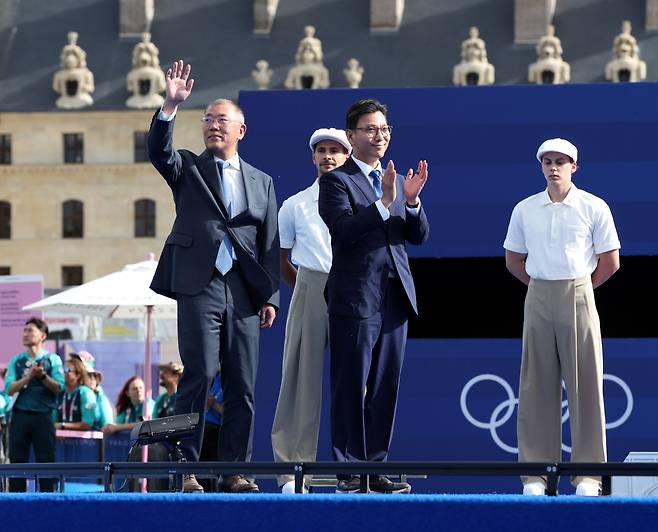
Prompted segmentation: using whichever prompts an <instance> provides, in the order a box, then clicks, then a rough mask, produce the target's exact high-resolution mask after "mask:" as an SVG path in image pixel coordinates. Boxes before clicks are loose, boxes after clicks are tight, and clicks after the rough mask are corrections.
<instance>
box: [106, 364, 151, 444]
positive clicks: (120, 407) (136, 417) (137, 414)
mask: <svg viewBox="0 0 658 532" xmlns="http://www.w3.org/2000/svg"><path fill="white" fill-rule="evenodd" d="M145 400H146V392H145V390H144V381H143V380H142V379H141V378H140V377H139V376H137V375H133V376H132V377H130V378H129V379H128V380H127V381H126V382H125V383H124V385H123V387H122V388H121V391H120V392H119V396H118V397H117V402H116V411H117V416H116V422H115V423H109V424H107V425H105V426H104V427H103V432H104V433H106V434H113V433H114V432H117V431H119V430H131V429H132V428H133V427H134V426H135V423H137V422H138V421H142V420H143V419H144V414H143V412H144V402H145ZM147 404H148V409H149V412H153V399H151V398H150V397H149V398H148V403H147Z"/></svg>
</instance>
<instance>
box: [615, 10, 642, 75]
mask: <svg viewBox="0 0 658 532" xmlns="http://www.w3.org/2000/svg"><path fill="white" fill-rule="evenodd" d="M612 54H613V59H612V61H610V62H609V63H608V64H607V65H606V66H605V79H607V80H609V81H613V82H615V83H619V82H624V81H628V82H636V81H642V80H644V79H646V77H647V64H646V63H645V62H644V61H641V60H640V47H639V46H638V45H637V40H636V39H635V37H633V36H632V35H631V23H630V22H629V21H628V20H625V21H624V22H622V24H621V33H620V34H619V35H617V36H616V37H615V40H614V42H613V44H612Z"/></svg>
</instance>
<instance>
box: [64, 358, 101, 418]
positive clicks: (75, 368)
mask: <svg viewBox="0 0 658 532" xmlns="http://www.w3.org/2000/svg"><path fill="white" fill-rule="evenodd" d="M91 369H92V368H91V367H90V366H89V365H87V364H86V363H85V362H83V361H82V359H81V358H80V357H78V356H77V355H75V354H73V355H71V356H70V357H69V359H68V360H67V361H66V365H65V367H64V390H63V391H62V393H60V395H59V408H58V409H57V420H56V421H55V427H56V428H58V429H62V430H91V429H92V428H93V426H94V422H95V420H96V394H94V392H93V391H92V390H91V388H90V387H89V373H88V372H89V370H91Z"/></svg>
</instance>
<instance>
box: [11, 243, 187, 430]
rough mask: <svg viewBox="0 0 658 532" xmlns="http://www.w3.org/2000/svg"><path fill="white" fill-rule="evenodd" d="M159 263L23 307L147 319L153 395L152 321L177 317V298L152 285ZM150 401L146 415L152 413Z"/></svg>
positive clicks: (148, 392)
mask: <svg viewBox="0 0 658 532" xmlns="http://www.w3.org/2000/svg"><path fill="white" fill-rule="evenodd" d="M157 265H158V262H157V261H156V260H155V259H154V255H153V254H152V253H151V254H150V256H149V260H146V261H144V262H138V263H137V264H128V265H127V266H124V268H123V269H122V270H121V271H118V272H114V273H111V274H109V275H106V276H104V277H100V278H98V279H95V280H93V281H89V282H88V283H85V284H82V285H80V286H75V287H73V288H70V289H68V290H64V291H62V292H60V293H58V294H55V295H54V296H50V297H47V298H45V299H42V300H40V301H37V302H36V303H31V304H30V305H27V306H25V307H23V310H53V311H59V312H73V313H77V314H83V315H87V316H100V317H102V318H124V319H125V318H140V317H142V316H144V317H145V318H146V348H145V350H144V387H145V388H146V397H147V398H148V397H151V371H150V368H151V349H150V346H151V322H152V319H153V318H171V319H175V318H176V301H175V300H173V299H170V298H168V297H164V296H161V295H159V294H156V293H155V292H154V291H153V290H151V289H150V288H149V286H150V284H151V281H152V280H153V274H154V273H155V268H156V266H157ZM147 405H148V401H146V402H145V408H144V417H145V418H147V416H150V412H148V408H147Z"/></svg>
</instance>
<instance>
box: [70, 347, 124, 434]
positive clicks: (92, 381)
mask: <svg viewBox="0 0 658 532" xmlns="http://www.w3.org/2000/svg"><path fill="white" fill-rule="evenodd" d="M70 356H72V357H77V358H79V359H80V360H82V361H83V362H84V363H85V364H87V366H89V368H90V369H89V371H88V372H87V373H88V374H89V388H91V390H92V391H93V392H94V393H95V394H96V412H95V418H94V429H95V430H101V429H102V428H103V427H104V426H105V425H108V424H110V423H114V408H113V407H112V403H110V400H109V399H108V397H107V395H105V392H104V391H103V388H102V387H101V381H102V380H103V373H102V372H101V371H99V370H98V369H96V359H95V358H94V355H92V354H91V353H90V352H89V351H78V352H77V353H71V355H70Z"/></svg>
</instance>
